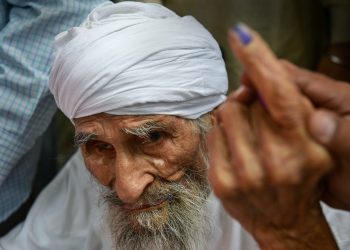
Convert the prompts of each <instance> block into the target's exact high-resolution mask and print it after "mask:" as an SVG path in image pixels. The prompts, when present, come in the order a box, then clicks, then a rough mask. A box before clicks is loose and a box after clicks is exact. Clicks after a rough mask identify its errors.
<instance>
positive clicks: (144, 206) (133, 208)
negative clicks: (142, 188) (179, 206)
mask: <svg viewBox="0 0 350 250" xmlns="http://www.w3.org/2000/svg"><path fill="white" fill-rule="evenodd" d="M166 201H167V200H165V199H162V200H158V201H156V202H152V203H141V204H138V203H136V204H123V208H124V209H126V210H129V211H130V212H140V211H146V210H152V209H158V208H161V207H164V206H165V205H166Z"/></svg>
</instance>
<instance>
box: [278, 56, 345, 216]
mask: <svg viewBox="0 0 350 250" xmlns="http://www.w3.org/2000/svg"><path fill="white" fill-rule="evenodd" d="M281 64H282V65H283V66H284V67H285V69H286V70H287V71H288V73H289V74H290V76H291V77H292V79H293V81H294V83H296V84H297V86H298V87H299V88H300V90H301V92H302V93H303V94H304V95H305V96H306V97H308V98H309V99H310V100H311V101H312V102H313V104H314V105H315V106H316V107H317V108H316V109H315V110H314V112H312V114H311V115H310V117H309V119H308V130H309V131H310V133H311V134H312V136H313V137H314V138H315V139H316V140H317V141H319V142H320V143H322V144H323V145H325V146H326V147H327V148H328V149H329V151H330V152H331V153H332V155H333V159H334V162H335V165H336V167H335V168H334V170H333V171H332V172H331V173H330V174H329V175H328V176H327V177H326V179H325V184H326V187H325V192H324V194H323V200H324V201H325V202H326V203H327V204H328V205H330V206H333V207H335V208H339V209H345V210H350V185H349V184H348V181H349V179H350V154H349V152H350V133H349V131H350V85H349V83H347V82H341V81H336V80H333V79H331V78H328V77H326V76H324V75H321V74H318V73H313V72H310V71H307V70H304V69H300V68H298V67H297V66H295V65H293V64H291V63H289V62H285V61H282V62H281Z"/></svg>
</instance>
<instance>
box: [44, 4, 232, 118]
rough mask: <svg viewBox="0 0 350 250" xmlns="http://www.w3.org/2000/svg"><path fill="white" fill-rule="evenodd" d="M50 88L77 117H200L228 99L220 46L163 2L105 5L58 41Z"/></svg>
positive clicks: (61, 105)
mask: <svg viewBox="0 0 350 250" xmlns="http://www.w3.org/2000/svg"><path fill="white" fill-rule="evenodd" d="M49 88H50V90H51V92H52V93H53V95H54V97H55V100H56V103H57V105H58V107H59V108H60V109H61V110H62V112H63V113H64V114H65V115H66V116H67V117H68V118H70V119H72V118H79V117H84V116H89V115H94V114H98V113H102V112H104V113H109V114H114V115H148V114H166V115H176V116H180V117H184V118H189V119H195V118H198V117H199V116H200V115H202V114H205V113H207V112H209V111H211V110H212V109H214V108H215V107H216V106H218V105H219V104H220V103H222V102H223V101H224V100H225V98H226V97H225V94H226V91H227V74H226V69H225V64H224V62H223V59H222V56H221V51H220V49H219V46H218V44H217V43H216V41H215V40H214V38H213V37H212V36H211V35H210V33H209V32H208V31H207V30H206V29H205V28H204V27H203V26H202V25H201V24H200V23H199V22H198V21H196V20H195V19H194V18H193V17H190V16H186V17H179V16H177V15H176V14H175V13H174V12H172V11H170V10H169V9H167V8H165V7H163V6H161V5H158V4H146V3H138V2H121V3H117V4H113V3H111V2H108V3H104V4H102V5H100V6H98V7H97V8H95V9H94V10H93V11H92V12H91V13H90V14H89V16H88V17H87V19H86V20H85V21H84V23H83V24H82V25H81V26H80V27H74V28H71V29H70V30H68V31H65V32H62V33H61V34H59V35H57V36H56V39H55V57H54V62H53V66H52V69H51V74H50V81H49Z"/></svg>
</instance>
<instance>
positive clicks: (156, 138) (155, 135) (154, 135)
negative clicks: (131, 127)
mask: <svg viewBox="0 0 350 250" xmlns="http://www.w3.org/2000/svg"><path fill="white" fill-rule="evenodd" d="M161 138H162V133H161V132H159V131H152V132H151V133H150V134H149V140H150V142H156V141H159V140H160V139H161Z"/></svg>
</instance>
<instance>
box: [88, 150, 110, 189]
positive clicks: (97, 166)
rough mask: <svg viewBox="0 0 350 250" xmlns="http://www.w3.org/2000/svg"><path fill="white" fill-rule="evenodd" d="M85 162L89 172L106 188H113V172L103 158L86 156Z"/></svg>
mask: <svg viewBox="0 0 350 250" xmlns="http://www.w3.org/2000/svg"><path fill="white" fill-rule="evenodd" d="M84 162H85V165H86V168H87V169H88V170H89V172H90V173H91V174H92V175H93V176H94V177H95V178H96V179H97V180H98V181H99V182H100V183H101V184H102V185H104V186H108V187H112V185H113V181H114V174H113V171H111V169H110V168H109V167H108V164H106V162H105V160H104V159H103V158H96V157H92V156H84Z"/></svg>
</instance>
